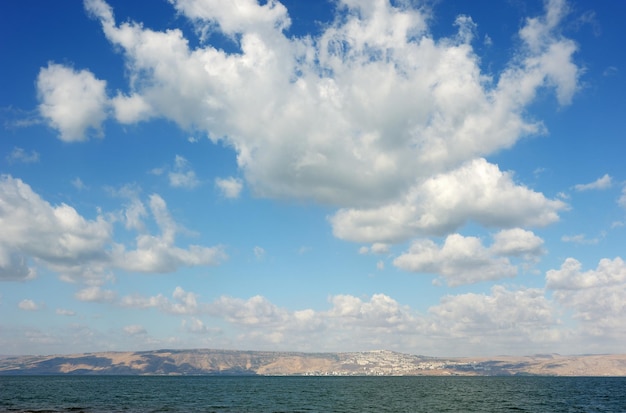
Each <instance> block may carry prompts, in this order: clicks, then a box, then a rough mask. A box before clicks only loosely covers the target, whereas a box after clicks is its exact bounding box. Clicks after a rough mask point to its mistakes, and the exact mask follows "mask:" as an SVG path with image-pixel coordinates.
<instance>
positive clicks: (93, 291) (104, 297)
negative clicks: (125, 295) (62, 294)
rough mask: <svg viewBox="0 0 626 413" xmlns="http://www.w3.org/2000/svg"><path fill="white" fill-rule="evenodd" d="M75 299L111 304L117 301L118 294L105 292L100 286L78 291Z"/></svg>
mask: <svg viewBox="0 0 626 413" xmlns="http://www.w3.org/2000/svg"><path fill="white" fill-rule="evenodd" d="M74 297H75V298H76V299H77V300H79V301H86V302H95V303H110V302H113V301H114V300H115V299H116V297H117V293H116V292H115V291H113V290H103V289H102V288H100V287H99V286H92V287H87V288H83V289H82V290H79V291H77V292H76V294H74Z"/></svg>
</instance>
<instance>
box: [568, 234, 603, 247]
mask: <svg viewBox="0 0 626 413" xmlns="http://www.w3.org/2000/svg"><path fill="white" fill-rule="evenodd" d="M561 241H563V242H573V243H575V244H581V245H595V244H597V243H598V242H600V240H599V239H598V238H587V237H586V236H585V234H576V235H563V236H562V237H561Z"/></svg>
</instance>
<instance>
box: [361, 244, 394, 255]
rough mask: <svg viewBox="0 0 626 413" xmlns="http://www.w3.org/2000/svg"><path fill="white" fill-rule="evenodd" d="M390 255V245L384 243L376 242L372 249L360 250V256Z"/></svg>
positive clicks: (364, 248) (362, 248)
mask: <svg viewBox="0 0 626 413" xmlns="http://www.w3.org/2000/svg"><path fill="white" fill-rule="evenodd" d="M387 253H389V244H385V243H383V242H375V243H373V244H372V246H371V247H361V248H359V254H387Z"/></svg>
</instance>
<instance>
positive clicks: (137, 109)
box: [111, 94, 152, 124]
mask: <svg viewBox="0 0 626 413" xmlns="http://www.w3.org/2000/svg"><path fill="white" fill-rule="evenodd" d="M111 105H112V106H113V110H114V112H115V119H117V121H118V122H119V123H122V124H130V123H136V122H139V121H144V120H147V119H149V118H150V116H151V112H152V108H150V105H149V104H148V103H147V102H146V100H145V99H144V98H143V97H142V96H140V95H136V94H135V95H131V96H124V95H122V94H118V95H117V96H116V97H114V98H113V99H111Z"/></svg>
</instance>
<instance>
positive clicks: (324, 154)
mask: <svg viewBox="0 0 626 413" xmlns="http://www.w3.org/2000/svg"><path fill="white" fill-rule="evenodd" d="M624 12H626V5H625V4H624V3H622V2H592V1H571V2H565V1H560V0H553V1H546V2H541V1H529V2H517V1H502V2H492V1H475V2H458V1H449V0H442V1H435V2H426V1H424V2H422V1H418V0H406V1H401V0H397V1H388V0H362V1H355V0H335V1H315V2H313V1H311V2H303V1H295V0H290V1H284V2H282V3H280V2H278V1H263V2H260V3H257V2H256V1H255V0H236V1H232V2H230V1H229V2H223V1H219V0H171V1H169V2H168V1H162V2H158V1H150V2H148V1H136V2H124V1H109V2H105V1H103V0H86V1H84V2H81V1H73V2H64V3H63V5H62V6H61V5H60V4H58V3H56V2H46V1H38V0H27V1H20V2H17V1H13V2H3V3H2V4H1V5H0V19H1V22H0V30H1V31H2V38H3V39H4V41H3V42H2V43H1V44H0V50H1V52H2V56H3V61H4V62H5V64H4V65H2V66H1V67H0V79H1V80H0V82H1V90H2V93H0V116H1V117H2V129H1V135H0V174H1V178H0V315H1V317H0V354H53V353H71V352H91V351H108V350H148V349H157V348H199V347H209V348H228V349H241V350H293V351H361V350H373V349H389V350H397V351H403V352H408V353H414V354H426V355H433V356H465V355H497V354H519V355H522V354H534V353H544V352H559V353H564V354H574V353H620V352H623V351H624V349H623V343H624V340H625V339H626V306H625V305H624V303H626V264H625V263H624V261H623V257H624V253H625V251H624V245H626V239H625V238H626V226H625V225H626V166H625V163H624V161H623V158H624V154H625V153H626V144H625V143H624V142H625V141H624V131H625V130H626V125H625V122H626V121H625V120H624V119H625V117H624V116H623V114H624V113H625V111H626V105H625V100H624V96H625V94H626V78H625V77H624V72H625V71H626V64H625V56H624V53H623V39H624V38H625V35H626V32H625V29H624V26H623V24H621V22H620V21H619V19H617V18H615V16H620V15H624Z"/></svg>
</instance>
